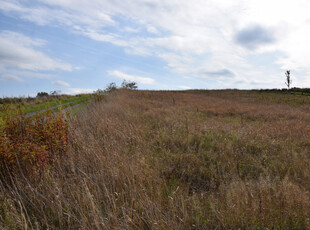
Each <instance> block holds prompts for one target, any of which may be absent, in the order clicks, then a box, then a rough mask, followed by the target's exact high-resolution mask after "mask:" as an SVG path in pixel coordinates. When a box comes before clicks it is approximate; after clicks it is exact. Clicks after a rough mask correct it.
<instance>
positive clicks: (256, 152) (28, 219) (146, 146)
mask: <svg viewBox="0 0 310 230" xmlns="http://www.w3.org/2000/svg"><path fill="white" fill-rule="evenodd" d="M309 114H310V97H308V96H303V95H290V94H277V93H266V92H261V93H260V92H252V91H186V92H152V91H128V90H117V91H116V92H113V93H111V94H110V95H108V96H106V97H105V98H104V100H102V101H100V102H94V103H93V104H91V105H89V106H88V108H86V109H85V110H84V111H82V112H80V113H79V114H78V116H77V119H76V120H75V121H71V122H70V128H69V130H68V145H66V152H65V153H63V154H60V155H59V157H57V158H55V160H53V161H52V162H51V163H50V164H49V167H46V168H44V169H43V170H41V171H40V173H34V174H33V175H32V176H31V177H29V176H28V177H27V176H23V173H22V170H20V171H18V170H17V171H16V172H15V173H11V174H5V172H3V173H2V174H1V175H2V177H1V184H0V188H1V194H0V227H1V228H3V229H25V228H28V229H238V228H240V229H309V228H310V219H309V218H310V193H309V192H310V139H309V137H310V123H309V122H310V116H309ZM8 176H9V180H8Z"/></svg>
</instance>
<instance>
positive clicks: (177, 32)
mask: <svg viewBox="0 0 310 230" xmlns="http://www.w3.org/2000/svg"><path fill="white" fill-rule="evenodd" d="M309 12H310V1H309V0H285V1H283V0H268V1H267V0H234V1H232V0H191V1H188V0H31V1H30V0H0V96H1V97H3V96H23V95H24V96H28V95H30V96H35V95H36V93H37V92H40V91H45V92H50V91H52V90H61V91H62V92H63V93H70V94H76V93H83V92H92V91H93V90H96V89H98V88H100V89H104V88H105V87H106V85H107V84H108V83H110V82H116V84H117V85H120V83H121V82H122V80H123V79H127V80H131V81H136V82H137V83H138V86H139V88H141V89H179V90H183V89H191V88H199V89H214V88H217V89H222V88H239V89H252V88H283V87H285V84H284V82H285V74H284V72H285V70H287V69H290V70H291V73H292V78H293V87H310V78H309V77H310V42H309V41H310V14H309Z"/></svg>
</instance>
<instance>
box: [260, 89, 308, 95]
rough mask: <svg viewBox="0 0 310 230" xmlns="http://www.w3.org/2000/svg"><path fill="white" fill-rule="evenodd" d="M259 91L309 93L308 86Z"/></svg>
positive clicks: (261, 90)
mask: <svg viewBox="0 0 310 230" xmlns="http://www.w3.org/2000/svg"><path fill="white" fill-rule="evenodd" d="M257 91H259V92H271V93H300V94H310V88H298V87H294V88H290V89H286V88H283V89H259V90H257Z"/></svg>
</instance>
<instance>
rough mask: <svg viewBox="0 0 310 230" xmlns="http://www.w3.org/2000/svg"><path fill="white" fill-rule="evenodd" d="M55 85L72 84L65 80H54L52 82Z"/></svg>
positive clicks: (65, 85) (64, 85) (66, 85)
mask: <svg viewBox="0 0 310 230" xmlns="http://www.w3.org/2000/svg"><path fill="white" fill-rule="evenodd" d="M52 84H53V85H57V86H63V87H70V84H69V83H67V82H65V81H60V80H58V81H54V82H52Z"/></svg>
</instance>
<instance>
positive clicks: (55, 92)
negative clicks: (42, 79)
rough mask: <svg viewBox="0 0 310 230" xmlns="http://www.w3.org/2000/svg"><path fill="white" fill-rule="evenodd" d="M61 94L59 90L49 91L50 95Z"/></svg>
mask: <svg viewBox="0 0 310 230" xmlns="http://www.w3.org/2000/svg"><path fill="white" fill-rule="evenodd" d="M60 94H61V91H60V90H54V91H51V92H50V95H51V96H58V95H60Z"/></svg>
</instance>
